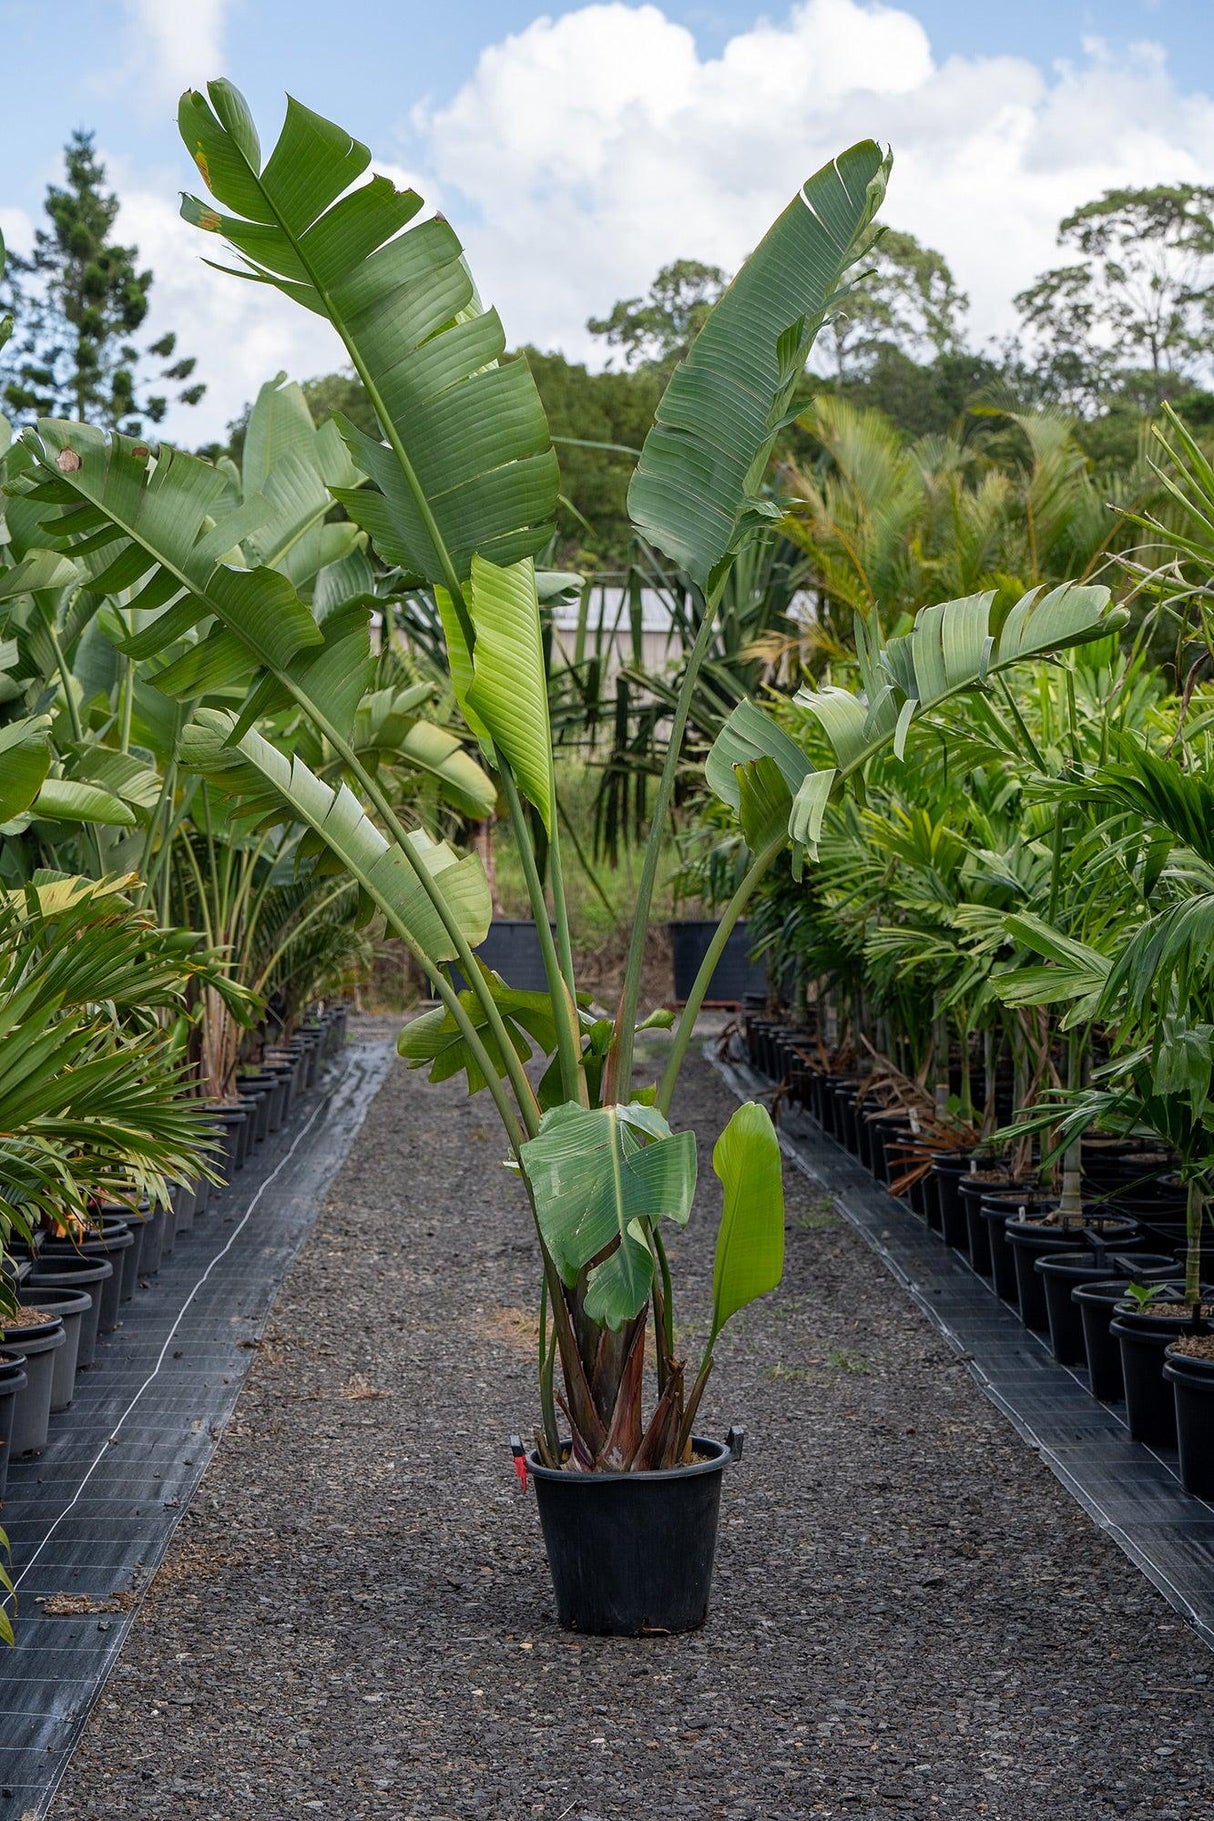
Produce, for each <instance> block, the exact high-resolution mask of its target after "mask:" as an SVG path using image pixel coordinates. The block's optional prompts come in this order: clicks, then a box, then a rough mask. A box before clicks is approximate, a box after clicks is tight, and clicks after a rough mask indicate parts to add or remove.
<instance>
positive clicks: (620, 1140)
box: [520, 1102, 696, 1328]
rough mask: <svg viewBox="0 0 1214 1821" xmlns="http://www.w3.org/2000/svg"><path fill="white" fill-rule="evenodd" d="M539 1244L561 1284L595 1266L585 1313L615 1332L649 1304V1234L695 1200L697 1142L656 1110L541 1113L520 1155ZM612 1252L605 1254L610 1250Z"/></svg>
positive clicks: (678, 1218) (682, 1216) (682, 1214)
mask: <svg viewBox="0 0 1214 1821" xmlns="http://www.w3.org/2000/svg"><path fill="white" fill-rule="evenodd" d="M520 1158H521V1162H522V1168H523V1173H524V1175H525V1176H526V1178H527V1181H528V1184H529V1185H530V1188H531V1192H532V1196H533V1198H534V1201H535V1209H536V1217H537V1219H538V1221H539V1225H540V1232H541V1233H542V1235H543V1238H544V1244H545V1245H546V1246H547V1247H548V1250H549V1251H550V1253H551V1254H552V1257H553V1260H554V1262H555V1264H556V1267H557V1269H558V1271H559V1272H560V1274H561V1277H562V1278H563V1279H564V1281H565V1282H566V1283H567V1284H570V1285H572V1284H574V1283H576V1282H577V1280H578V1277H579V1274H580V1273H581V1272H582V1271H584V1270H586V1269H587V1267H588V1266H589V1265H590V1262H591V1260H592V1259H595V1258H597V1257H598V1256H599V1254H600V1253H602V1252H608V1255H607V1257H606V1258H605V1259H603V1261H602V1262H601V1263H600V1264H598V1265H595V1266H594V1268H593V1269H592V1270H591V1271H590V1274H589V1278H588V1280H587V1287H586V1300H585V1308H586V1313H587V1315H589V1317H590V1318H591V1320H592V1321H597V1322H603V1323H604V1324H605V1325H606V1326H607V1327H609V1328H621V1327H623V1325H624V1323H625V1322H627V1321H631V1319H632V1317H633V1316H634V1315H636V1314H638V1313H639V1311H640V1310H641V1309H642V1308H643V1307H644V1306H645V1301H646V1298H647V1297H648V1295H649V1290H650V1285H651V1283H652V1281H653V1255H652V1252H651V1250H650V1246H649V1239H648V1234H649V1231H650V1230H651V1229H652V1228H653V1227H654V1226H655V1225H656V1224H657V1222H658V1221H659V1220H661V1219H668V1220H673V1221H675V1222H676V1223H677V1224H678V1225H680V1226H682V1225H685V1224H686V1221H687V1218H688V1215H689V1214H690V1213H691V1202H692V1197H693V1195H694V1194H695V1181H696V1153H695V1138H694V1136H693V1134H692V1133H690V1132H679V1133H678V1134H674V1133H672V1132H671V1131H670V1128H669V1126H668V1125H667V1124H666V1121H665V1120H664V1119H663V1118H662V1116H661V1114H660V1113H658V1112H657V1111H656V1110H655V1109H654V1108H653V1107H646V1106H642V1105H640V1104H639V1103H637V1102H633V1103H632V1104H631V1105H630V1106H612V1107H599V1108H594V1109H587V1108H585V1107H579V1106H573V1105H568V1104H566V1105H564V1106H559V1107H554V1108H553V1109H552V1111H551V1112H548V1113H545V1114H544V1117H543V1120H542V1121H541V1124H540V1129H539V1134H538V1136H537V1137H535V1138H532V1139H529V1140H528V1141H527V1143H526V1144H524V1145H523V1147H522V1150H521V1152H520ZM608 1248H611V1249H610V1251H608Z"/></svg>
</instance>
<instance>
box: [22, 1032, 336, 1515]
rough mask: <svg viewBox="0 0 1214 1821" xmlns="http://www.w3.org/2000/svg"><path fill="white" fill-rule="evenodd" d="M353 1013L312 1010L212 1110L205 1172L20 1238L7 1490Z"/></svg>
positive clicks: (283, 1117)
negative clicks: (13, 1470)
mask: <svg viewBox="0 0 1214 1821" xmlns="http://www.w3.org/2000/svg"><path fill="white" fill-rule="evenodd" d="M345 1024H346V1011H345V1008H344V1006H336V1007H333V1008H331V1009H330V1010H329V1011H327V1012H325V1013H322V1014H318V1015H316V1016H314V1017H312V1018H309V1019H308V1020H306V1021H305V1022H304V1023H303V1025H302V1026H301V1028H300V1030H299V1032H298V1034H297V1035H296V1036H295V1037H294V1038H293V1039H292V1040H291V1041H290V1042H289V1043H286V1044H284V1045H282V1046H280V1047H268V1048H267V1049H266V1051H265V1054H264V1057H263V1060H262V1063H261V1065H260V1067H259V1068H258V1069H257V1070H255V1071H250V1072H248V1073H246V1074H243V1075H242V1076H241V1077H240V1078H239V1086H240V1093H239V1099H238V1102H237V1104H235V1105H232V1106H223V1107H219V1108H212V1109H210V1110H208V1112H207V1114H206V1116H205V1118H206V1128H207V1129H206V1132H205V1136H206V1138H207V1139H208V1140H209V1141H210V1144H211V1145H212V1147H213V1150H212V1163H213V1167H211V1168H209V1169H208V1174H207V1175H205V1176H197V1177H194V1178H192V1179H187V1180H181V1181H177V1182H174V1183H172V1184H171V1185H170V1192H169V1194H168V1195H167V1197H164V1198H160V1199H157V1200H155V1201H152V1200H149V1199H147V1198H144V1199H141V1200H139V1201H138V1203H137V1204H132V1203H130V1202H126V1201H124V1202H115V1203H112V1204H109V1205H106V1204H102V1205H101V1207H100V1208H99V1209H97V1210H96V1212H95V1214H94V1216H93V1218H92V1219H91V1220H90V1221H89V1223H88V1225H87V1226H86V1227H83V1228H82V1229H80V1230H79V1231H75V1232H70V1233H68V1232H55V1231H48V1230H46V1229H42V1228H40V1229H37V1230H35V1231H33V1232H31V1233H30V1234H29V1236H28V1237H27V1238H25V1239H22V1240H16V1241H14V1242H13V1245H12V1250H11V1255H10V1257H9V1258H8V1259H7V1260H6V1271H7V1273H8V1276H9V1279H10V1283H11V1285H12V1288H13V1290H14V1291H15V1296H16V1307H15V1308H14V1309H11V1310H9V1311H8V1312H7V1313H6V1314H4V1315H3V1316H0V1349H3V1351H0V1496H3V1493H4V1489H5V1485H6V1482H7V1478H8V1465H9V1461H10V1460H18V1459H21V1458H23V1457H26V1456H30V1455H36V1454H39V1453H41V1452H42V1450H43V1449H44V1448H45V1447H46V1444H47V1440H48V1436H49V1433H50V1425H51V1423H52V1420H53V1418H54V1417H55V1416H56V1415H57V1414H59V1413H60V1412H62V1411H64V1410H67V1409H68V1408H69V1407H70V1405H71V1403H72V1400H73V1397H74V1396H75V1389H76V1377H77V1374H78V1373H81V1372H87V1371H88V1370H89V1369H90V1368H91V1367H92V1366H93V1364H94V1362H95V1360H96V1358H97V1350H98V1346H99V1345H103V1344H104V1342H105V1340H106V1338H107V1336H109V1335H111V1334H113V1333H114V1331H115V1329H117V1328H118V1327H120V1326H121V1325H122V1320H123V1315H122V1310H123V1306H124V1305H125V1304H127V1303H130V1302H131V1301H132V1299H133V1298H134V1297H135V1295H136V1294H137V1292H138V1291H140V1290H141V1289H143V1290H146V1289H147V1288H148V1285H149V1283H150V1280H151V1279H153V1278H155V1277H156V1275H157V1273H158V1272H159V1270H160V1267H161V1263H162V1261H163V1260H164V1259H166V1258H168V1257H170V1256H171V1255H172V1254H173V1252H174V1251H175V1249H176V1247H177V1246H178V1244H180V1243H184V1242H186V1241H187V1240H188V1237H189V1235H190V1234H191V1233H192V1231H193V1230H194V1224H195V1221H199V1220H202V1219H203V1217H204V1216H205V1215H206V1214H207V1211H208V1209H209V1208H211V1206H212V1204H213V1203H214V1202H215V1201H216V1200H219V1199H221V1198H222V1197H223V1196H224V1194H225V1192H226V1191H227V1189H228V1186H229V1184H230V1183H231V1181H232V1178H233V1177H234V1176H235V1174H236V1172H237V1171H239V1170H240V1169H242V1168H243V1167H244V1165H245V1163H246V1161H248V1159H250V1158H251V1157H252V1155H253V1154H254V1152H255V1150H256V1149H257V1147H258V1146H260V1145H262V1144H263V1143H264V1142H265V1141H266V1140H267V1139H268V1138H269V1137H271V1136H272V1135H273V1134H275V1133H277V1132H279V1131H281V1130H282V1128H283V1126H284V1124H285V1123H286V1122H287V1121H288V1120H290V1119H291V1118H292V1116H293V1114H294V1113H295V1112H296V1110H297V1105H298V1103H300V1102H301V1101H302V1099H303V1097H304V1096H305V1095H306V1094H308V1093H310V1092H311V1090H313V1089H314V1088H315V1087H316V1085H317V1080H318V1075H319V1071H320V1067H321V1063H322V1061H324V1060H325V1059H326V1058H328V1057H331V1056H332V1055H333V1054H334V1053H335V1052H336V1051H337V1049H338V1048H339V1046H340V1045H341V1043H342V1042H343V1040H344V1035H345Z"/></svg>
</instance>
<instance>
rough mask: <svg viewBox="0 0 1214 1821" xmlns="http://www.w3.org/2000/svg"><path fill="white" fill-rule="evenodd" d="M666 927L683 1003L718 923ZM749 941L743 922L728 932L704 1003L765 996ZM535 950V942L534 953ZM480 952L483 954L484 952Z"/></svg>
mask: <svg viewBox="0 0 1214 1821" xmlns="http://www.w3.org/2000/svg"><path fill="white" fill-rule="evenodd" d="M666 927H667V929H668V930H669V931H670V958H671V961H672V963H673V969H674V996H675V998H676V999H680V1000H686V999H687V998H688V996H689V995H690V993H691V989H692V987H693V986H694V985H695V983H696V975H697V974H698V973H699V971H700V967H701V965H702V964H703V961H704V958H705V956H706V955H707V954H708V950H709V946H710V944H711V942H712V939H713V937H714V936H715V935H716V933H717V922H716V919H715V918H713V919H712V920H710V921H702V920H701V921H697V920H695V919H688V920H686V921H681V922H679V923H668V924H667V926H666ZM496 928H497V924H496V923H494V924H492V925H490V930H489V934H490V936H492V935H493V931H494V930H495V929H496ZM531 931H532V937H533V939H534V934H535V925H534V924H532V925H531ZM750 941H751V938H750V932H749V928H748V926H747V923H746V920H745V919H744V918H743V920H742V921H741V922H740V923H735V925H734V927H733V929H732V930H731V931H730V932H729V936H728V938H727V940H726V943H725V947H724V950H723V951H722V954H721V958H720V960H719V961H718V962H717V965H716V966H715V967H714V968H713V970H712V978H711V979H710V980H709V982H708V992H707V993H706V995H705V997H706V998H707V999H709V1000H721V1001H724V1002H725V1003H727V1004H729V1005H741V1004H742V1003H743V1001H744V1000H745V999H746V997H747V995H748V994H750V993H763V994H764V995H765V994H766V992H767V969H766V967H765V966H764V964H763V963H762V962H761V961H752V960H751V959H750V956H749V954H748V953H747V950H748V949H749V947H750ZM538 949H539V944H538V942H537V943H536V950H537V952H538ZM481 952H482V953H483V952H484V951H483V949H482V951H481ZM499 971H500V970H499ZM506 978H507V979H508V980H509V981H510V984H511V985H512V986H513V985H514V984H515V983H514V979H513V977H512V976H511V975H509V974H507V975H506ZM543 986H544V982H543V981H542V980H541V981H540V987H541V989H542V988H543Z"/></svg>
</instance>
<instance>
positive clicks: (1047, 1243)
mask: <svg viewBox="0 0 1214 1821" xmlns="http://www.w3.org/2000/svg"><path fill="white" fill-rule="evenodd" d="M1003 1231H1004V1235H1005V1237H1006V1239H1007V1242H1008V1244H1009V1245H1010V1246H1011V1248H1012V1258H1013V1262H1014V1264H1015V1267H1016V1295H1017V1298H1018V1300H1019V1304H1020V1319H1021V1321H1022V1322H1023V1323H1024V1325H1025V1327H1026V1328H1028V1329H1029V1330H1030V1332H1031V1333H1033V1334H1045V1333H1046V1332H1047V1331H1048V1329H1049V1325H1050V1318H1049V1311H1048V1309H1047V1307H1046V1300H1045V1281H1044V1279H1043V1278H1042V1277H1040V1276H1039V1275H1038V1272H1037V1270H1036V1264H1037V1260H1038V1259H1039V1258H1044V1257H1046V1256H1047V1255H1048V1254H1049V1253H1051V1252H1068V1251H1074V1249H1075V1247H1076V1246H1077V1245H1080V1244H1082V1242H1083V1241H1084V1240H1087V1241H1088V1242H1089V1243H1090V1241H1091V1237H1092V1233H1093V1232H1097V1233H1099V1235H1100V1236H1101V1237H1102V1238H1103V1239H1105V1240H1107V1242H1108V1244H1109V1245H1110V1246H1116V1247H1117V1249H1118V1250H1119V1251H1122V1252H1124V1251H1126V1250H1129V1249H1132V1248H1133V1247H1134V1246H1135V1245H1137V1244H1140V1243H1141V1242H1140V1241H1139V1240H1138V1236H1137V1231H1136V1228H1135V1225H1134V1222H1133V1221H1132V1220H1101V1221H1093V1222H1091V1223H1089V1224H1088V1225H1086V1226H1073V1227H1059V1226H1045V1225H1043V1224H1042V1223H1041V1222H1040V1221H1035V1220H1009V1221H1007V1222H1006V1223H1005V1225H1004V1228H1003Z"/></svg>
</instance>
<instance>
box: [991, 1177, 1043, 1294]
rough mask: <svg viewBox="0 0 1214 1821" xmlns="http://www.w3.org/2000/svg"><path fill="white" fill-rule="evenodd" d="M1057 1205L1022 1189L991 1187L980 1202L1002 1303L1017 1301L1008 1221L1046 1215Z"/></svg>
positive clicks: (993, 1283)
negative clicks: (1008, 1235)
mask: <svg viewBox="0 0 1214 1821" xmlns="http://www.w3.org/2000/svg"><path fill="white" fill-rule="evenodd" d="M1057 1206H1058V1203H1057V1202H1056V1201H1048V1200H1042V1199H1041V1198H1039V1197H1036V1198H1035V1197H1033V1196H1031V1195H1028V1194H1026V1192H1025V1191H1024V1190H1016V1189H992V1190H991V1192H990V1193H989V1194H987V1195H984V1196H983V1197H982V1199H981V1201H980V1202H979V1204H978V1215H979V1219H980V1220H982V1221H984V1222H985V1224H986V1231H987V1245H988V1246H989V1248H990V1255H991V1286H992V1288H993V1289H994V1292H995V1295H996V1296H998V1297H999V1298H1000V1299H1001V1300H1002V1301H1003V1302H1005V1303H1013V1304H1015V1305H1017V1306H1018V1305H1019V1300H1020V1292H1019V1289H1018V1287H1017V1284H1016V1255H1015V1253H1014V1252H1013V1251H1012V1248H1011V1244H1010V1242H1009V1240H1008V1237H1007V1223H1008V1221H1009V1220H1019V1219H1021V1218H1023V1217H1025V1216H1027V1215H1030V1214H1048V1213H1049V1212H1050V1211H1051V1209H1053V1208H1056V1207H1057Z"/></svg>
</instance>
